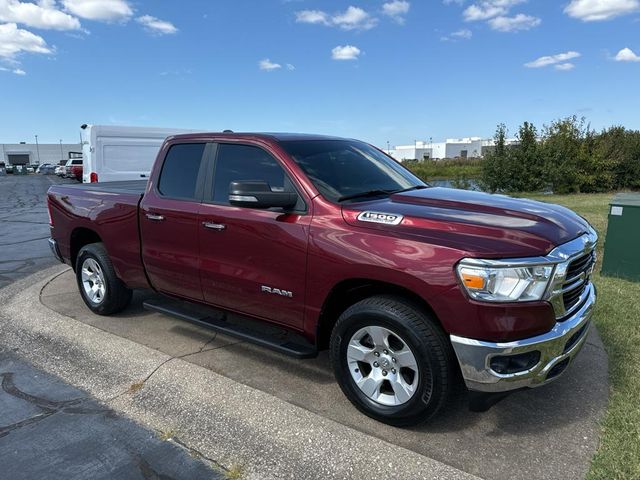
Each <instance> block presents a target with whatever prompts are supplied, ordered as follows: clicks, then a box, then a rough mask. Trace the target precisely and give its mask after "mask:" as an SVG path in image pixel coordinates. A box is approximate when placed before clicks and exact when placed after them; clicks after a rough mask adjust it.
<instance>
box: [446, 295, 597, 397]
mask: <svg viewBox="0 0 640 480" xmlns="http://www.w3.org/2000/svg"><path fill="white" fill-rule="evenodd" d="M586 291H587V295H586V297H587V298H586V300H585V301H584V302H583V303H582V305H581V306H580V307H579V308H578V309H576V310H575V312H574V313H573V314H572V315H571V317H569V318H568V319H566V320H563V321H562V322H557V323H556V325H555V326H554V327H553V329H552V330H551V331H550V332H547V333H545V334H543V335H538V336H536V337H531V338H526V339H523V340H517V341H513V342H504V343H494V342H484V341H481V340H473V339H470V338H464V337H458V336H455V335H451V343H452V345H453V348H454V350H455V352H456V356H457V357H458V361H459V362H460V369H461V371H462V376H463V377H464V381H465V383H466V385H467V388H469V389H470V390H475V391H480V392H505V391H509V390H516V389H518V388H523V387H537V386H540V385H543V384H545V383H548V382H550V381H552V380H553V379H555V378H558V377H559V376H560V375H561V373H562V372H563V371H564V370H565V368H566V367H567V366H568V364H569V363H570V362H571V361H572V360H573V358H574V357H575V356H576V355H578V353H579V352H580V350H581V349H582V347H583V345H584V343H585V341H586V339H587V335H588V333H589V327H590V326H591V324H590V320H591V316H592V315H593V308H594V305H595V301H596V290H595V287H594V286H593V284H592V283H589V285H588V286H587V287H586ZM534 351H538V352H540V360H539V361H538V363H537V364H536V365H534V366H533V367H531V368H529V369H528V370H524V371H519V372H516V373H506V374H500V373H497V372H496V371H494V370H493V369H492V368H491V366H490V365H491V359H492V358H493V357H496V356H510V355H518V354H523V353H527V352H534ZM554 367H555V368H554Z"/></svg>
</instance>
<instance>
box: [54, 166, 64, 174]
mask: <svg viewBox="0 0 640 480" xmlns="http://www.w3.org/2000/svg"><path fill="white" fill-rule="evenodd" d="M54 173H55V174H56V175H58V176H59V177H64V176H65V173H66V166H65V165H57V166H56V168H55V170H54Z"/></svg>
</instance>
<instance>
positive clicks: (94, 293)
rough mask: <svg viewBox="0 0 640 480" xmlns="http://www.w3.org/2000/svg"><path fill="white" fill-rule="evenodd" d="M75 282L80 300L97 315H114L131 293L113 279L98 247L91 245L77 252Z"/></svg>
mask: <svg viewBox="0 0 640 480" xmlns="http://www.w3.org/2000/svg"><path fill="white" fill-rule="evenodd" d="M76 281H77V283H78V290H80V295H81V296H82V300H84V303H85V304H86V305H87V307H89V309H90V310H91V311H92V312H94V313H97V314H98V315H112V314H114V313H118V312H120V311H122V310H124V309H125V308H126V307H127V305H129V303H130V302H131V296H132V293H133V292H132V291H131V290H130V289H129V288H127V287H126V286H125V284H124V283H123V282H122V280H120V279H119V278H118V277H117V275H116V272H115V270H114V268H113V264H112V263H111V259H110V258H109V255H108V254H107V250H106V249H105V248H104V244H102V243H91V244H89V245H85V246H84V247H82V248H81V249H80V252H78V258H77V259H76Z"/></svg>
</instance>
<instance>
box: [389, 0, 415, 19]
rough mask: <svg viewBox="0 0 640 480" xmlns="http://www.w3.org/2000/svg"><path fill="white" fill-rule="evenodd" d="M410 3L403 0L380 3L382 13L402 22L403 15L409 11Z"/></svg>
mask: <svg viewBox="0 0 640 480" xmlns="http://www.w3.org/2000/svg"><path fill="white" fill-rule="evenodd" d="M409 8H411V4H410V3H409V2H407V1H405V0H393V1H391V2H387V3H385V4H384V5H382V13H384V14H385V15H387V16H388V17H391V18H392V19H393V20H395V21H396V22H398V23H400V24H403V23H404V21H405V18H404V16H405V15H406V14H407V13H409Z"/></svg>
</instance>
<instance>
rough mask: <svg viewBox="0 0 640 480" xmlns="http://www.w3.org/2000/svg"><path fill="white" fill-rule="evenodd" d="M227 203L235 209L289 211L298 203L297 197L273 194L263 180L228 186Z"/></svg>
mask: <svg viewBox="0 0 640 480" xmlns="http://www.w3.org/2000/svg"><path fill="white" fill-rule="evenodd" d="M229 203H230V204H231V205H234V206H236V207H249V208H282V209H285V210H291V209H293V208H294V207H295V206H296V203H298V195H297V194H296V193H294V192H274V191H273V190H271V187H270V186H269V184H268V183H267V182H265V181H264V180H242V181H234V182H231V183H230V184H229Z"/></svg>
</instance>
